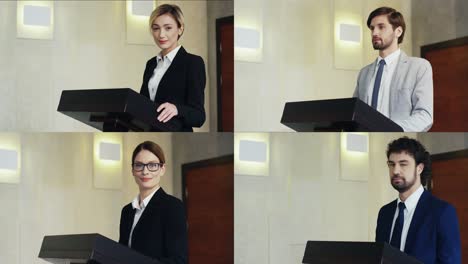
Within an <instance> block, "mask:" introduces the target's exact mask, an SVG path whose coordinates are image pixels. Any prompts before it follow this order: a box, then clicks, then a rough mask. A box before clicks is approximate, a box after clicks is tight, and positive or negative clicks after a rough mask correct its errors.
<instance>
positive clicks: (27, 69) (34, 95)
mask: <svg viewBox="0 0 468 264" xmlns="http://www.w3.org/2000/svg"><path fill="white" fill-rule="evenodd" d="M166 2H174V3H176V4H179V5H180V7H181V8H182V10H183V11H184V14H185V21H186V24H187V26H186V31H185V33H184V36H183V37H182V39H181V44H182V45H183V46H184V47H185V48H186V49H187V51H188V52H191V53H194V54H197V55H200V56H202V57H203V59H204V60H205V63H206V66H207V69H208V67H209V61H208V27H207V24H208V21H207V1H205V0H201V1H166ZM54 11H55V12H54V13H55V17H54V23H55V33H54V34H55V35H54V39H53V40H31V39H17V38H16V1H0V32H2V34H0V58H1V60H0V93H1V94H2V96H1V97H0V121H1V122H0V130H2V131H94V130H93V129H92V128H90V127H88V126H86V125H83V124H81V123H79V122H78V121H75V120H73V119H71V118H69V117H67V116H65V115H62V114H60V113H58V112H57V111H56V109H57V105H58V102H59V99H60V94H61V91H62V90H70V89H92V88H116V87H118V88H120V87H130V88H132V89H134V90H136V91H139V90H140V87H141V81H142V76H143V71H144V68H145V65H146V61H147V60H148V59H150V58H151V57H153V56H155V55H156V54H157V53H158V52H159V50H158V48H157V47H156V45H128V44H126V18H125V1H55V7H54ZM207 74H208V80H209V79H210V76H209V75H210V74H211V73H210V72H208V73H207ZM210 87H211V85H210V82H209V81H208V82H207V86H206V90H205V109H206V112H207V121H206V122H205V124H204V126H203V127H202V128H201V129H197V131H208V130H209V128H210V116H211V115H210V111H211V110H210V91H211V89H210Z"/></svg>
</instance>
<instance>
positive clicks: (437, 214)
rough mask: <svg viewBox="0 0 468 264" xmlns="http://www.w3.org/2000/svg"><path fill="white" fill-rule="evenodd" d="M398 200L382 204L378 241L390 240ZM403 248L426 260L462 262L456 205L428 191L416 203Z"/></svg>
mask: <svg viewBox="0 0 468 264" xmlns="http://www.w3.org/2000/svg"><path fill="white" fill-rule="evenodd" d="M396 208H397V200H395V201H393V202H391V203H389V204H387V205H385V206H383V207H382V208H381V209H380V212H379V217H378V219H377V230H376V238H375V240H376V241H377V242H387V243H390V241H389V240H390V232H391V229H392V223H393V217H394V215H395V210H396ZM404 252H405V253H406V254H408V255H411V256H414V257H415V258H417V259H419V260H420V261H422V262H423V263H425V264H432V263H444V264H445V263H451V264H460V263H461V243H460V231H459V226H458V220H457V213H456V211H455V208H454V207H453V206H452V205H450V204H449V203H447V202H445V201H442V200H440V199H438V198H436V197H435V196H433V195H432V194H430V193H429V192H428V191H424V192H423V194H422V195H421V198H420V199H419V201H418V204H417V205H416V209H415V212H414V215H413V219H412V220H411V224H410V227H409V230H408V236H407V238H406V244H405V248H404Z"/></svg>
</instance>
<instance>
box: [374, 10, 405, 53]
mask: <svg viewBox="0 0 468 264" xmlns="http://www.w3.org/2000/svg"><path fill="white" fill-rule="evenodd" d="M369 29H370V30H371V34H372V46H373V47H374V49H375V50H386V49H388V48H393V49H395V48H396V47H398V38H399V37H400V36H401V34H402V32H403V30H402V28H401V27H397V28H395V30H394V29H393V26H392V25H391V24H390V22H389V21H388V16H387V15H380V16H376V17H374V18H373V19H372V21H371V23H370V25H369Z"/></svg>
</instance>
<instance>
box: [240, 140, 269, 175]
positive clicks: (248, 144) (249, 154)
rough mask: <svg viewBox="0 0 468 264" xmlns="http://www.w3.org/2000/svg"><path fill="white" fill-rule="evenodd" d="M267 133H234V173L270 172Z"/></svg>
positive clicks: (257, 173) (265, 173) (261, 173)
mask: <svg viewBox="0 0 468 264" xmlns="http://www.w3.org/2000/svg"><path fill="white" fill-rule="evenodd" d="M269 152H270V146H269V135H268V133H236V134H235V135H234V173H235V174H236V175H253V176H268V175H269V173H270V155H269Z"/></svg>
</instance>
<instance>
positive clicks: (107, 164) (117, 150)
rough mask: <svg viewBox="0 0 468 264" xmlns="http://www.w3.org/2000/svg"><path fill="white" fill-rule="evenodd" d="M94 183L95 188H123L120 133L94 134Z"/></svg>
mask: <svg viewBox="0 0 468 264" xmlns="http://www.w3.org/2000/svg"><path fill="white" fill-rule="evenodd" d="M93 144H94V147H93V151H94V155H93V156H94V158H93V160H94V167H93V174H94V177H93V181H94V187H95V188H102V189H121V188H122V168H123V164H122V156H123V155H122V151H123V148H122V135H121V134H119V133H95V134H94V143H93Z"/></svg>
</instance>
